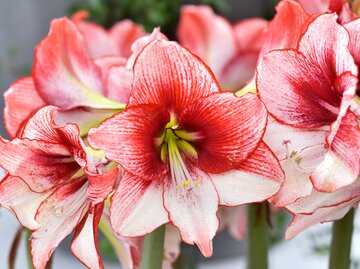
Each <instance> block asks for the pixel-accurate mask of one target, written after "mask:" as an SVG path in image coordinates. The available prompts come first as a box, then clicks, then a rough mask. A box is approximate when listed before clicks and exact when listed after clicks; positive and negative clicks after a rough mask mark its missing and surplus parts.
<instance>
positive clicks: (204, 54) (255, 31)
mask: <svg viewBox="0 0 360 269" xmlns="http://www.w3.org/2000/svg"><path fill="white" fill-rule="evenodd" d="M266 26H267V22H266V21H265V20H263V19H258V18H252V19H247V20H243V21H240V22H238V23H236V24H235V25H231V24H230V22H229V21H227V20H226V19H225V18H223V17H221V16H219V15H216V14H215V13H214V12H213V11H212V9H211V8H210V7H208V6H183V7H182V8H181V13H180V22H179V26H178V29H177V36H178V39H179V41H180V44H181V45H182V46H184V47H186V48H188V49H189V50H190V51H191V52H192V53H194V54H196V55H197V56H199V57H200V58H201V59H202V60H203V61H204V62H205V63H206V64H207V65H208V66H209V67H210V68H211V70H212V71H213V72H214V74H215V77H216V78H217V79H218V81H219V82H220V85H221V88H222V89H223V90H232V91H235V90H238V89H240V88H241V87H243V86H244V85H245V84H246V83H247V82H249V81H250V80H251V79H252V78H253V77H254V74H255V67H256V63H257V61H258V57H259V53H260V50H261V47H262V45H263V39H264V31H265V28H266Z"/></svg>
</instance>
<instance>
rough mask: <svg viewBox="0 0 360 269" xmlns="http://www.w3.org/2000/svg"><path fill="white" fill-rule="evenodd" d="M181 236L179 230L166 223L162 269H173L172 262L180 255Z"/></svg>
mask: <svg viewBox="0 0 360 269" xmlns="http://www.w3.org/2000/svg"><path fill="white" fill-rule="evenodd" d="M180 244H181V238H180V234H179V230H178V229H177V228H176V227H174V226H172V225H171V224H167V225H166V230H165V241H164V259H163V269H173V266H172V265H173V263H175V262H176V260H177V258H178V257H179V255H180V251H181V250H180Z"/></svg>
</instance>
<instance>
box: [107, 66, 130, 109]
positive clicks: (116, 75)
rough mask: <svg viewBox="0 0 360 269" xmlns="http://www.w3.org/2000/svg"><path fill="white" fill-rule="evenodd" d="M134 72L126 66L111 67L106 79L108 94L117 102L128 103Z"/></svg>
mask: <svg viewBox="0 0 360 269" xmlns="http://www.w3.org/2000/svg"><path fill="white" fill-rule="evenodd" d="M133 79H134V76H133V72H132V71H131V70H129V69H127V68H126V67H125V66H113V67H112V68H110V69H109V73H108V76H107V81H106V96H107V97H108V98H109V99H111V100H115V101H117V102H120V103H123V104H126V103H127V102H128V101H129V98H130V92H131V86H132V82H133Z"/></svg>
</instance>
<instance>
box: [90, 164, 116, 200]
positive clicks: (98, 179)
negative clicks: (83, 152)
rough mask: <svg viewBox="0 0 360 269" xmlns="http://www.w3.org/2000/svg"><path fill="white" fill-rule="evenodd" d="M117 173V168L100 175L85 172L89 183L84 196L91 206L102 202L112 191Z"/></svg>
mask: <svg viewBox="0 0 360 269" xmlns="http://www.w3.org/2000/svg"><path fill="white" fill-rule="evenodd" d="M118 173H119V168H118V167H115V168H113V169H111V170H109V171H107V172H105V173H102V174H92V173H90V172H88V171H87V172H86V174H87V179H88V181H89V187H88V189H87V191H86V194H87V196H88V198H89V199H90V200H91V201H92V202H93V204H97V203H101V202H103V201H104V200H105V199H106V198H107V197H108V195H109V194H110V193H111V192H112V191H113V188H114V184H115V181H116V179H117V176H118Z"/></svg>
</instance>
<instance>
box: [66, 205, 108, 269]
mask: <svg viewBox="0 0 360 269" xmlns="http://www.w3.org/2000/svg"><path fill="white" fill-rule="evenodd" d="M103 207H104V205H103V204H97V205H95V206H94V207H93V208H92V209H90V210H89V212H88V214H87V216H85V217H84V218H83V220H82V222H81V223H80V224H79V225H78V226H77V227H76V229H75V235H74V239H73V240H72V242H71V252H72V253H73V254H74V256H75V257H76V258H78V259H79V260H80V261H81V262H82V263H83V264H84V265H85V266H86V267H87V268H91V269H103V268H104V265H103V263H102V261H101V257H100V254H99V250H98V225H99V221H100V218H101V214H102V211H103Z"/></svg>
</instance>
